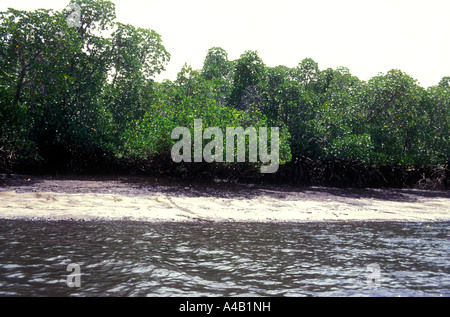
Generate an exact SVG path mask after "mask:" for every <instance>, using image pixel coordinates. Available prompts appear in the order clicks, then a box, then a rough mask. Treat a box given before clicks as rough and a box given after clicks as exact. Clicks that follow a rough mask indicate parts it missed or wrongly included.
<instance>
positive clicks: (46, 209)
mask: <svg viewBox="0 0 450 317" xmlns="http://www.w3.org/2000/svg"><path fill="white" fill-rule="evenodd" d="M0 180H1V183H0V185H1V186H0V218H3V219H17V218H27V219H51V220H63V219H75V220H92V219H101V220H140V221H211V222H215V221H217V222H222V221H241V222H267V221H272V222H273V221H280V222H284V221H292V222H307V221H419V222H424V221H448V220H450V192H449V191H426V190H417V189H415V190H413V189H341V188H325V187H301V188H299V187H292V186H273V185H262V184H241V183H236V182H227V181H224V180H218V179H216V180H215V181H214V182H208V183H201V182H198V183H190V184H189V183H182V182H175V181H170V180H168V179H158V178H148V177H131V176H124V177H120V176H115V177H112V176H111V177H104V176H103V177H94V176H91V177H78V178H64V177H50V176H47V177H44V176H25V175H13V176H12V178H8V177H6V175H1V178H0Z"/></svg>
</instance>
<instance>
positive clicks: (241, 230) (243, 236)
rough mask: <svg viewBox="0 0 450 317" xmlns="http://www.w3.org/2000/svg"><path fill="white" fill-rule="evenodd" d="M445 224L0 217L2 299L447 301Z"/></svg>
mask: <svg viewBox="0 0 450 317" xmlns="http://www.w3.org/2000/svg"><path fill="white" fill-rule="evenodd" d="M449 225H450V223H449V222H437V223H401V222H397V223H395V222H383V223H381V222H367V223H366V222H354V223H343V222H334V223H333V222H330V223H303V224H302V223H285V224H281V223H272V224H270V223H248V224H245V223H219V224H195V223H140V222H121V221H116V222H112V221H111V222H96V221H92V222H83V221H81V222H77V221H59V222H50V221H25V220H0V295H1V296H446V297H447V296H450V274H449V273H450V254H449V250H450V240H449V230H448V228H449ZM69 264H76V265H78V268H79V269H80V271H79V272H75V271H71V270H69V271H67V266H68V265H69ZM372 267H374V268H375V269H371V268H372ZM73 273H80V275H77V276H75V275H71V274H73ZM78 278H79V279H78ZM372 278H373V279H372ZM68 280H70V281H79V282H80V284H79V287H77V285H75V287H69V286H68V284H67V281H68Z"/></svg>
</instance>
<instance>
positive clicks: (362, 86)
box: [0, 0, 450, 178]
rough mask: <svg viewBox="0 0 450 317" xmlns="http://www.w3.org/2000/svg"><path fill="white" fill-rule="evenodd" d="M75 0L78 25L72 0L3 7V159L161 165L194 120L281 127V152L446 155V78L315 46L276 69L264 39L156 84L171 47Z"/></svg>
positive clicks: (421, 162)
mask: <svg viewBox="0 0 450 317" xmlns="http://www.w3.org/2000/svg"><path fill="white" fill-rule="evenodd" d="M71 3H73V4H76V5H78V6H79V7H80V8H81V15H80V17H81V20H80V23H79V24H78V25H76V26H74V25H70V24H68V23H67V17H68V15H69V14H70V11H69V10H68V9H67V10H64V11H63V12H55V11H52V10H36V11H33V12H28V11H18V10H14V9H9V10H8V11H6V12H1V13H0V69H1V73H0V170H3V171H12V170H14V168H15V167H17V168H19V167H24V166H28V167H30V166H31V167H32V168H36V169H39V168H42V167H50V168H54V169H58V168H59V169H62V170H65V171H79V172H82V171H86V170H87V169H88V168H95V167H98V166H106V165H107V164H112V165H114V166H126V167H130V166H131V167H133V168H135V169H142V170H155V169H154V168H152V167H151V166H158V165H157V163H156V162H160V161H167V160H170V149H171V147H172V146H173V144H174V143H175V141H174V140H172V139H171V137H170V135H171V131H172V130H173V129H174V128H176V127H178V126H183V127H188V128H189V129H191V131H192V129H193V124H194V119H202V120H203V124H204V126H205V127H220V128H225V127H238V126H242V127H249V126H253V127H265V126H266V127H274V126H277V127H280V128H281V130H280V131H281V135H280V136H281V139H280V141H281V146H280V163H281V164H283V163H286V162H290V161H293V160H292V159H294V161H295V160H299V158H301V159H302V160H303V161H304V160H305V159H308V160H311V161H314V162H346V163H352V164H356V165H358V166H364V168H367V169H370V168H382V167H386V166H390V167H399V166H400V167H402V168H405V169H406V168H412V167H417V166H437V165H445V164H447V163H448V161H449V159H450V77H444V78H443V79H442V80H441V81H440V82H439V84H438V85H436V86H433V87H430V88H428V89H424V88H422V87H420V86H419V85H418V83H417V81H416V80H414V79H413V78H411V77H410V76H408V75H407V74H405V73H403V72H402V71H400V70H397V69H393V70H390V71H388V72H387V73H385V74H382V73H380V74H378V75H377V76H374V77H373V78H371V79H370V80H368V81H362V80H360V79H358V78H357V77H355V76H353V75H352V74H351V73H350V71H349V70H348V69H346V68H337V69H325V70H320V69H319V65H318V64H317V63H316V62H315V61H314V60H312V59H310V58H307V59H304V60H302V61H301V62H300V63H299V64H298V66H297V67H294V68H289V67H286V66H277V67H269V66H266V65H265V64H264V62H263V61H262V59H261V58H260V57H259V56H258V53H257V52H256V51H246V52H244V53H243V54H242V55H241V56H240V58H238V59H237V60H234V61H230V60H229V59H228V55H227V53H226V51H225V50H224V49H222V48H220V47H215V48H211V49H210V50H209V51H208V52H207V53H206V57H205V61H204V65H203V68H202V69H200V70H193V69H192V68H191V67H189V66H188V65H185V66H184V67H183V69H181V70H180V73H179V74H178V77H177V79H176V80H175V81H173V82H172V81H169V80H165V81H163V82H160V83H159V82H155V81H154V76H155V75H157V74H159V73H160V72H162V71H164V66H165V64H166V63H167V62H168V61H169V59H170V54H169V53H168V52H167V51H166V49H165V48H164V46H163V44H162V38H161V36H160V35H159V34H158V33H156V32H155V31H153V30H147V29H142V28H136V27H134V26H132V25H126V24H122V23H118V22H116V21H115V9H114V8H115V6H114V4H113V3H112V2H110V1H108V0H72V1H71ZM96 164H97V165H96ZM225 165H226V164H225ZM231 165H233V164H231ZM356 165H355V166H356ZM292 175H297V174H295V173H294V174H292ZM302 175H303V174H302ZM297 176H298V175H297ZM297 176H295V177H297ZM286 177H288V178H289V175H287V176H286ZM291 177H294V176H291ZM298 177H300V176H298Z"/></svg>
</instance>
